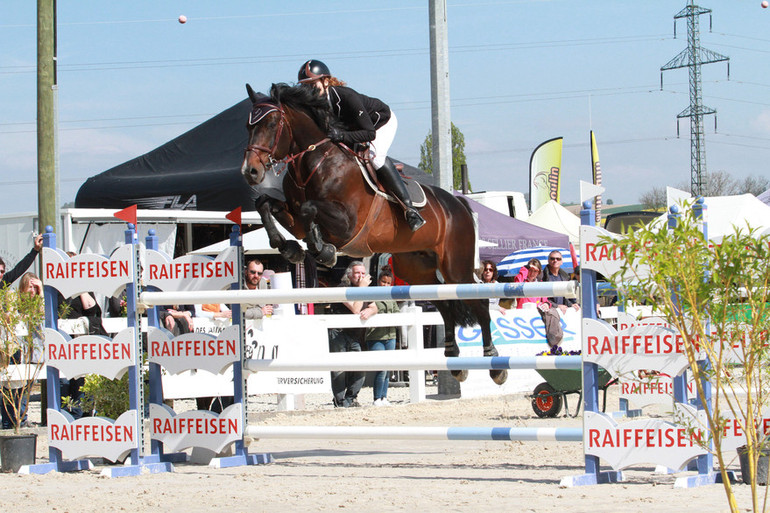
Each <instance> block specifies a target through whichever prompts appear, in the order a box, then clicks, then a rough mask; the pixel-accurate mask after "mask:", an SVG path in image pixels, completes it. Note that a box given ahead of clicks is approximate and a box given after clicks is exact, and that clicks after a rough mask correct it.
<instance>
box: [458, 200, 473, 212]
mask: <svg viewBox="0 0 770 513" xmlns="http://www.w3.org/2000/svg"><path fill="white" fill-rule="evenodd" d="M455 198H457V199H458V200H460V203H462V204H463V206H464V207H465V210H467V211H468V213H469V214H470V215H471V216H472V215H473V209H472V208H471V205H470V203H468V198H466V197H465V196H455Z"/></svg>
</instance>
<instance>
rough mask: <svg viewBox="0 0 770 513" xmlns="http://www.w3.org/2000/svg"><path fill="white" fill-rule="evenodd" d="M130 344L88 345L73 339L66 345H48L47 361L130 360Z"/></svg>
mask: <svg viewBox="0 0 770 513" xmlns="http://www.w3.org/2000/svg"><path fill="white" fill-rule="evenodd" d="M132 358H133V357H132V351H131V344H130V343H123V344H117V343H107V344H101V343H88V342H83V343H79V342H77V339H73V340H71V341H69V342H68V343H66V344H50V345H49V346H48V359H50V360H52V361H55V360H59V361H61V360H131V359H132Z"/></svg>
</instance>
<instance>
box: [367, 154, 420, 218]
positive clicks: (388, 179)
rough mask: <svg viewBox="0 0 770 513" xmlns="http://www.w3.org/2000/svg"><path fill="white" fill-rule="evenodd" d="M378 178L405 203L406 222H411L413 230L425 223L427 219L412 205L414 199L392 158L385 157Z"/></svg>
mask: <svg viewBox="0 0 770 513" xmlns="http://www.w3.org/2000/svg"><path fill="white" fill-rule="evenodd" d="M377 179H378V180H379V181H380V183H381V184H382V185H383V187H385V189H387V191H388V192H389V193H391V194H392V195H393V196H395V197H396V199H397V200H398V201H399V203H401V204H402V205H403V207H404V214H405V216H406V222H407V223H409V227H410V228H411V229H412V231H413V232H415V231H417V230H419V229H420V228H421V227H422V225H424V224H425V219H423V218H422V216H421V215H420V213H419V212H417V210H415V208H414V205H412V200H411V198H409V193H408V192H407V191H406V185H404V181H403V180H402V179H401V176H400V175H399V174H398V170H397V169H396V166H394V165H393V162H392V161H391V160H390V159H385V164H383V165H382V166H381V167H380V168H379V169H377Z"/></svg>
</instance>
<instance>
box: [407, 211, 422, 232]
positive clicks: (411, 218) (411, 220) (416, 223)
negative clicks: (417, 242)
mask: <svg viewBox="0 0 770 513" xmlns="http://www.w3.org/2000/svg"><path fill="white" fill-rule="evenodd" d="M405 215H406V222H407V223H408V224H409V228H411V229H412V231H413V232H416V231H417V230H419V229H420V228H422V227H423V225H424V224H425V219H423V218H422V216H421V215H420V213H419V212H417V211H416V210H415V209H413V208H410V209H408V210H407V211H406V213H405Z"/></svg>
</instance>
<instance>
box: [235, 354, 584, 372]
mask: <svg viewBox="0 0 770 513" xmlns="http://www.w3.org/2000/svg"><path fill="white" fill-rule="evenodd" d="M581 368H582V360H581V357H580V356H579V355H577V356H492V357H483V356H478V357H466V356H451V357H445V356H443V355H423V354H420V352H417V354H415V352H414V351H376V352H374V353H373V352H369V351H363V352H350V353H329V354H327V355H316V356H314V357H313V358H308V359H298V358H286V359H274V360H267V359H265V360H257V359H249V360H245V361H244V369H245V370H247V371H250V372H260V371H294V372H297V371H328V370H334V371H380V370H382V369H391V370H428V369H430V370H449V371H452V370H491V369H495V370H503V369H575V370H578V369H581Z"/></svg>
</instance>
